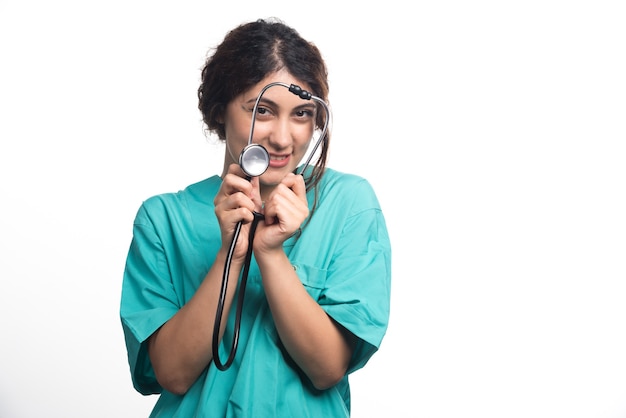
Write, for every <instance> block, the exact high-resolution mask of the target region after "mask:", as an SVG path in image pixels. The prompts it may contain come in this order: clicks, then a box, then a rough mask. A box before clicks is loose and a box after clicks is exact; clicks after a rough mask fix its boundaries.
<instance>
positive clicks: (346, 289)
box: [320, 180, 391, 372]
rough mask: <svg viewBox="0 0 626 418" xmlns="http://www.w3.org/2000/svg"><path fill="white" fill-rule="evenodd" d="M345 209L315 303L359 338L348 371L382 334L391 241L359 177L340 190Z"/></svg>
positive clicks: (376, 345)
mask: <svg viewBox="0 0 626 418" xmlns="http://www.w3.org/2000/svg"><path fill="white" fill-rule="evenodd" d="M341 201H342V204H343V205H344V208H345V211H346V214H347V215H346V217H345V218H344V220H343V222H344V223H343V226H342V228H341V230H340V231H338V233H339V237H338V239H337V240H336V247H335V249H334V251H333V256H332V261H331V262H330V264H329V267H328V272H327V278H326V285H325V288H324V291H323V294H322V295H321V297H320V304H321V305H322V306H323V307H324V309H325V310H326V312H327V313H328V314H329V315H330V316H331V317H332V318H333V319H334V320H336V321H337V322H339V323H340V324H341V325H342V326H343V327H345V328H346V329H348V330H349V331H350V332H352V333H353V334H354V335H356V336H357V337H358V338H359V340H360V341H359V344H358V345H357V348H356V350H355V353H354V355H353V359H352V363H351V365H350V370H349V371H350V372H352V371H355V370H357V369H359V368H361V367H363V366H364V365H365V364H366V363H367V361H368V360H369V358H370V357H371V356H372V355H373V354H374V353H375V352H376V351H377V350H378V348H379V346H380V344H381V342H382V339H383V336H384V335H385V333H386V330H387V326H388V320H389V310H390V294H391V245H390V242H389V236H388V232H387V227H386V223H385V219H384V217H383V213H382V211H381V209H380V206H379V203H378V200H377V198H376V195H375V194H374V191H373V189H372V188H371V186H370V184H369V183H368V182H367V181H365V180H361V181H359V182H356V183H352V184H350V187H349V188H347V190H345V191H344V192H342V194H341Z"/></svg>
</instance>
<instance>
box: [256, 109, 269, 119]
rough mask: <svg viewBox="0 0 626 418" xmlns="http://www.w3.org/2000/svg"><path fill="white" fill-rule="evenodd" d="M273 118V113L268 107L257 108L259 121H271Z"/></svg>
mask: <svg viewBox="0 0 626 418" xmlns="http://www.w3.org/2000/svg"><path fill="white" fill-rule="evenodd" d="M271 116H272V111H271V110H270V109H268V108H267V107H263V106H258V107H257V108H256V118H257V119H259V120H265V119H269V118H270V117H271Z"/></svg>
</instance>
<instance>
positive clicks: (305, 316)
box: [257, 251, 356, 389]
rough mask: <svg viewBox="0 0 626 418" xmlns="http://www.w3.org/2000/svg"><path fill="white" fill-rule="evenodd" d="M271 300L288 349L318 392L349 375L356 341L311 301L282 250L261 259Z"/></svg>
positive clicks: (269, 301) (258, 259) (279, 330)
mask: <svg viewBox="0 0 626 418" xmlns="http://www.w3.org/2000/svg"><path fill="white" fill-rule="evenodd" d="M257 262H258V263H259V268H260V269H261V272H262V276H263V285H264V288H265V293H266V295H267V300H268V303H269V306H270V308H271V311H272V316H273V318H274V321H275V323H276V329H277V330H278V334H279V336H280V339H281V341H282V342H283V344H284V345H285V348H286V349H287V351H288V352H289V354H290V355H291V357H292V358H293V360H294V361H295V362H296V363H297V364H298V366H299V367H300V368H301V369H302V371H304V373H305V374H306V375H307V376H308V377H309V379H310V380H311V382H312V383H313V385H314V386H315V387H316V388H318V389H326V388H329V387H331V386H334V385H335V384H337V383H338V382H339V381H340V380H341V379H342V378H343V377H344V375H345V373H346V371H347V369H348V365H349V362H350V359H351V357H352V351H353V350H354V345H355V340H356V338H355V337H354V336H353V335H352V334H350V333H349V332H348V331H347V330H345V329H344V328H343V327H341V326H340V325H339V324H337V323H336V322H334V321H333V320H332V318H330V317H329V316H328V315H327V314H326V312H325V311H324V310H323V309H322V308H321V307H320V306H319V305H318V303H317V302H316V301H315V300H313V299H312V298H311V296H310V295H309V294H308V293H307V291H306V289H305V288H304V286H303V285H302V283H301V282H300V279H299V278H298V276H297V274H296V272H295V271H294V269H293V267H292V266H291V264H290V262H289V259H288V258H287V256H286V255H285V253H284V252H282V251H276V252H275V253H271V254H270V253H266V254H264V255H263V256H262V257H260V258H259V257H258V256H257Z"/></svg>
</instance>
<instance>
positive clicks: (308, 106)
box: [246, 97, 317, 110]
mask: <svg viewBox="0 0 626 418" xmlns="http://www.w3.org/2000/svg"><path fill="white" fill-rule="evenodd" d="M256 100H257V98H256V97H255V98H253V99H250V100H248V101H247V102H246V104H247V105H252V106H254V103H255V102H256ZM262 103H267V104H269V105H270V106H273V107H280V105H279V104H278V103H276V102H275V101H273V100H271V99H267V98H265V97H261V100H260V101H259V105H260V104H262ZM300 109H317V106H316V105H315V103H313V102H311V101H310V100H307V101H306V102H304V103H302V104H301V105H299V106H296V107H295V108H294V109H293V110H300Z"/></svg>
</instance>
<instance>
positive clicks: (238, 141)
mask: <svg viewBox="0 0 626 418" xmlns="http://www.w3.org/2000/svg"><path fill="white" fill-rule="evenodd" d="M272 82H282V83H286V84H287V85H289V84H296V85H298V86H300V87H301V88H302V89H304V90H308V91H310V87H309V86H308V85H306V84H303V83H301V82H300V81H299V80H297V79H295V78H294V77H293V76H291V75H290V74H289V73H288V72H286V71H284V70H281V71H279V72H276V73H273V74H270V75H269V76H268V77H266V78H265V79H263V80H262V81H261V82H259V83H258V84H257V85H255V86H254V87H252V88H251V89H250V90H248V91H246V92H245V93H243V94H241V95H239V96H237V97H235V98H234V99H233V100H232V101H231V102H230V103H229V104H228V105H227V106H226V112H225V115H224V125H225V130H226V158H225V161H224V169H225V170H226V169H227V167H228V166H229V165H230V164H232V163H238V162H239V154H240V153H241V151H242V150H243V148H244V147H245V146H246V145H248V136H249V135H250V123H251V121H252V111H253V109H254V103H255V102H256V99H257V96H258V94H259V92H260V91H261V90H262V89H263V87H265V86H266V85H268V84H269V83H272ZM315 112H316V105H315V103H314V101H312V100H304V99H301V98H300V97H298V96H296V95H295V94H293V93H291V92H290V91H289V90H288V89H287V88H285V87H283V86H273V87H270V88H269V89H268V90H266V91H265V93H263V97H262V98H261V101H260V102H259V105H258V108H257V114H256V121H255V122H254V135H253V138H252V142H253V143H255V144H260V145H263V146H264V147H265V149H266V150H267V151H268V153H269V154H270V165H269V167H268V169H267V171H265V173H263V174H262V175H261V177H260V183H261V193H262V194H266V193H268V192H269V191H271V189H272V188H273V187H274V186H276V185H277V184H278V183H280V181H281V180H282V179H283V177H285V176H286V175H287V174H288V173H290V172H293V171H294V170H295V169H296V167H297V166H298V163H300V161H301V160H302V159H303V158H304V156H305V154H306V151H307V149H308V146H309V143H310V141H311V138H312V135H313V131H314V127H315V115H316V113H315Z"/></svg>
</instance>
